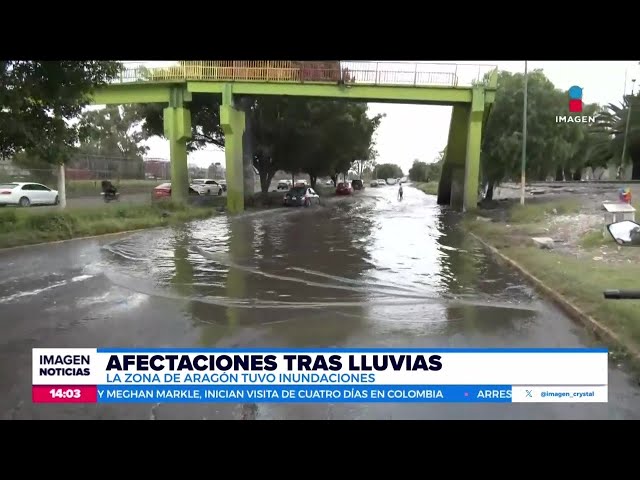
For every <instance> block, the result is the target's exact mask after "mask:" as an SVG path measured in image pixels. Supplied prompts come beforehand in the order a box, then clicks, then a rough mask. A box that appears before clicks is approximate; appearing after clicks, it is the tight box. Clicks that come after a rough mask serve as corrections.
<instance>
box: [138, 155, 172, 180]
mask: <svg viewBox="0 0 640 480" xmlns="http://www.w3.org/2000/svg"><path fill="white" fill-rule="evenodd" d="M144 177H145V178H148V179H154V180H169V179H170V178H171V163H170V162H169V161H167V160H162V159H151V158H150V159H146V160H145V161H144Z"/></svg>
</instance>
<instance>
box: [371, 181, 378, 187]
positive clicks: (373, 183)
mask: <svg viewBox="0 0 640 480" xmlns="http://www.w3.org/2000/svg"><path fill="white" fill-rule="evenodd" d="M369 186H370V187H377V186H378V181H377V180H371V183H370V184H369Z"/></svg>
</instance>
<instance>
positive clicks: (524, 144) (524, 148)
mask: <svg viewBox="0 0 640 480" xmlns="http://www.w3.org/2000/svg"><path fill="white" fill-rule="evenodd" d="M527 80H528V75H527V61H526V60H525V61H524V109H523V113H522V171H521V174H520V205H524V184H525V180H526V174H525V171H526V169H527Z"/></svg>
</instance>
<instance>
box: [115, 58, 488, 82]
mask: <svg viewBox="0 0 640 480" xmlns="http://www.w3.org/2000/svg"><path fill="white" fill-rule="evenodd" d="M495 68H496V67H495V66H494V65H467V64H444V63H442V64H437V63H432V64H429V63H420V62H414V63H408V62H404V63H403V62H400V63H396V62H341V61H335V60H331V61H312V62H309V61H292V60H252V61H249V60H223V61H221V60H203V61H179V62H176V64H175V65H170V66H167V67H155V68H150V67H147V66H144V65H138V66H135V67H129V68H125V69H124V70H123V72H122V74H121V75H120V78H119V79H118V80H116V82H117V83H134V82H171V81H187V80H192V81H212V82H229V81H243V82H285V83H286V82H289V83H331V84H335V83H345V84H359V85H399V86H400V85H402V86H415V87H417V86H442V87H457V86H471V85H473V84H477V83H483V82H484V81H485V78H486V77H487V74H488V73H489V72H490V71H492V70H495Z"/></svg>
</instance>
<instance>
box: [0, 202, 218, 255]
mask: <svg viewBox="0 0 640 480" xmlns="http://www.w3.org/2000/svg"><path fill="white" fill-rule="evenodd" d="M213 214H214V210H213V209H211V208H202V207H197V206H194V205H190V206H185V205H176V204H173V203H171V202H162V203H160V202H159V203H157V204H153V205H117V204H114V205H110V206H106V207H105V206H101V207H94V208H83V209H73V208H72V209H68V210H65V211H54V212H52V211H48V210H37V209H18V208H4V209H1V210H0V248H4V247H12V246H16V245H28V244H34V243H41V242H50V241H56V240H66V239H70V238H76V237H83V236H91V235H102V234H105V233H116V232H123V231H128V230H135V229H139V228H149V227H156V226H158V227H159V226H164V225H169V224H173V223H180V222H185V221H188V220H193V219H199V218H207V217H210V216H212V215H213Z"/></svg>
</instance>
